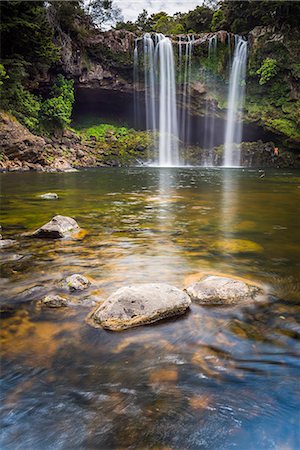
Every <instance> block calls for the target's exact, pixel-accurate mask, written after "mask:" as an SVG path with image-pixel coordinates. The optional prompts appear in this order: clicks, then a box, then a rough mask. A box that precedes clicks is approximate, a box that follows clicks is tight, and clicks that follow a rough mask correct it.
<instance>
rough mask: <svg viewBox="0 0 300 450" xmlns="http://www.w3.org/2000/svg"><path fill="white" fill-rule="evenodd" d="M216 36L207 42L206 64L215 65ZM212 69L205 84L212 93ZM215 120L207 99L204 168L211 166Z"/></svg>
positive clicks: (211, 106) (213, 77)
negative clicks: (206, 151)
mask: <svg viewBox="0 0 300 450" xmlns="http://www.w3.org/2000/svg"><path fill="white" fill-rule="evenodd" d="M217 46H218V38H217V36H212V37H211V38H209V40H208V62H209V63H210V65H213V66H214V65H215V64H216V57H217ZM214 69H215V68H214V67H213V68H212V67H210V68H209V72H208V76H207V83H208V85H209V86H210V89H211V91H212V92H214V91H215V90H216V83H217V80H216V75H215V74H214ZM215 118H216V105H215V102H214V100H213V99H211V98H208V99H207V100H206V102H205V124H204V148H205V149H207V150H208V153H207V157H206V158H205V166H213V165H214V161H213V147H214V134H215Z"/></svg>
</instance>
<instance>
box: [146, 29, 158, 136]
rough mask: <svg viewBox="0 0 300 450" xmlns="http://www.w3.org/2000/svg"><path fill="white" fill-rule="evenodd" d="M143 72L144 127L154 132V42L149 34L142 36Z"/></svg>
mask: <svg viewBox="0 0 300 450" xmlns="http://www.w3.org/2000/svg"><path fill="white" fill-rule="evenodd" d="M144 70H145V103H146V125H147V129H148V130H156V111H155V72H154V42H153V40H152V37H151V34H150V33H146V34H145V35H144Z"/></svg>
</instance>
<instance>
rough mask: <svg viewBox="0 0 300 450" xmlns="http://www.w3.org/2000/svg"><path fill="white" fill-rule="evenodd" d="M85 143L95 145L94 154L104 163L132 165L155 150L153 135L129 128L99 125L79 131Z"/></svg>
mask: <svg viewBox="0 0 300 450" xmlns="http://www.w3.org/2000/svg"><path fill="white" fill-rule="evenodd" d="M79 133H80V135H81V136H82V138H83V142H84V143H87V144H89V145H93V153H94V154H96V155H97V158H98V159H99V160H100V161H102V162H104V163H107V162H111V161H113V162H114V163H117V164H118V165H130V164H131V163H132V162H136V160H137V159H139V160H143V159H146V158H147V157H148V153H149V152H151V151H153V149H154V137H153V133H150V132H147V131H136V130H133V129H131V128H127V127H124V126H123V127H120V126H115V125H111V124H99V125H94V126H90V127H88V128H85V129H83V130H80V131H79Z"/></svg>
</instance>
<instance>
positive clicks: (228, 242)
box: [213, 239, 263, 254]
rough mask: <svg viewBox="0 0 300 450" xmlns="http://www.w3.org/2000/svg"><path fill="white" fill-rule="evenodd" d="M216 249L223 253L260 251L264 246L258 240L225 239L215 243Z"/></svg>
mask: <svg viewBox="0 0 300 450" xmlns="http://www.w3.org/2000/svg"><path fill="white" fill-rule="evenodd" d="M213 248H214V250H217V251H218V252H222V253H229V254H230V253H234V254H238V253H260V252H262V251H263V247H262V246H261V245H259V244H257V243H256V242H253V241H247V240H245V239H223V240H219V241H216V242H215V243H214V245H213Z"/></svg>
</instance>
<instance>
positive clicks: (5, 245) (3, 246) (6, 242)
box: [0, 239, 17, 248]
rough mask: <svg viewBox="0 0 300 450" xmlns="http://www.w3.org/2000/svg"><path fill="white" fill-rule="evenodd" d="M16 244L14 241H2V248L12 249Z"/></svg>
mask: <svg viewBox="0 0 300 450" xmlns="http://www.w3.org/2000/svg"><path fill="white" fill-rule="evenodd" d="M16 242H17V241H15V240H14V239H0V248H6V247H11V246H12V245H14V244H15V243H16Z"/></svg>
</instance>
